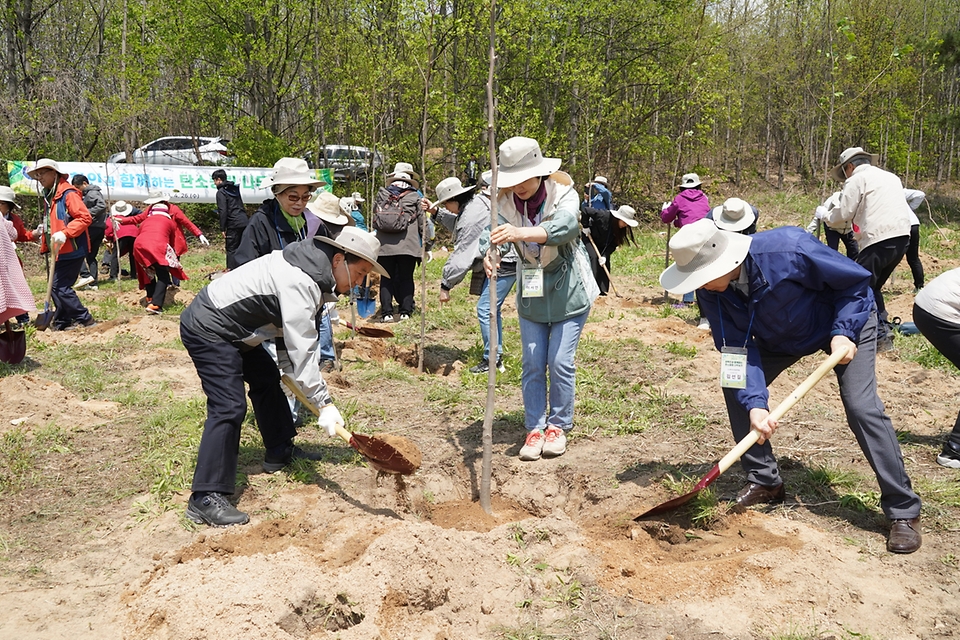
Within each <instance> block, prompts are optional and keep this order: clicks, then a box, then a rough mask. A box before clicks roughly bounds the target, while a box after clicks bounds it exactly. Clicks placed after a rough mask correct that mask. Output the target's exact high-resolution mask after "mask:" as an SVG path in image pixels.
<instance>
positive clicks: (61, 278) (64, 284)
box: [50, 256, 93, 330]
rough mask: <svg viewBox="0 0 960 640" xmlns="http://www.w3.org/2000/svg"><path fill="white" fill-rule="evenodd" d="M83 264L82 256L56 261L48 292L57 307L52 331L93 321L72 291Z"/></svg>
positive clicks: (75, 293)
mask: <svg viewBox="0 0 960 640" xmlns="http://www.w3.org/2000/svg"><path fill="white" fill-rule="evenodd" d="M83 264H84V257H83V256H80V257H79V258H70V259H68V260H57V264H56V266H55V267H54V269H53V289H51V290H50V293H51V297H52V298H53V301H54V303H55V304H56V305H57V311H56V313H54V314H53V328H54V329H57V330H61V329H66V328H67V327H69V326H70V325H72V324H74V323H77V322H89V321H90V320H92V319H93V318H92V317H91V316H90V312H89V311H87V308H86V307H85V306H83V303H82V302H80V298H79V297H78V296H77V292H76V291H74V290H73V285H74V283H75V282H76V281H77V276H79V275H80V267H81V265H83Z"/></svg>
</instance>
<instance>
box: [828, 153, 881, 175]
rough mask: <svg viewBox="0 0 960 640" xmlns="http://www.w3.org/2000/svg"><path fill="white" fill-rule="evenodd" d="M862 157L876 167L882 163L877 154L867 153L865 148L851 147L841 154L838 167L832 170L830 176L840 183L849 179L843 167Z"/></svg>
mask: <svg viewBox="0 0 960 640" xmlns="http://www.w3.org/2000/svg"><path fill="white" fill-rule="evenodd" d="M861 156H865V157H869V158H870V164H872V165H873V166H876V165H877V163H878V162H880V155H879V154H876V153H867V152H866V151H864V150H863V147H850V148H849V149H844V150H843V153H841V154H840V160H839V161H838V162H837V166H835V167H834V168H833V169H830V176H831V177H832V178H834V179H836V180H839V181H840V182H843V181H844V180H846V179H847V176H846V174H845V173H844V172H843V165H845V164H847V163H848V162H850V161H851V160H853V159H854V158H859V157H861Z"/></svg>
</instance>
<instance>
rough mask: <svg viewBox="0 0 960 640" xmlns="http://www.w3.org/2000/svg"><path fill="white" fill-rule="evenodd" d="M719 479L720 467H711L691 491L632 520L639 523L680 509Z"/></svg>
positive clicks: (717, 465)
mask: <svg viewBox="0 0 960 640" xmlns="http://www.w3.org/2000/svg"><path fill="white" fill-rule="evenodd" d="M719 477H720V465H719V464H716V465H714V466H713V469H710V473H708V474H707V475H705V476H703V478H702V479H701V480H700V482H698V483H697V485H696V486H695V487H694V488H693V489H692V490H691V491H689V492H687V493H685V494H683V495H682V496H679V497H676V498H674V499H672V500H667V501H666V502H664V503H661V504H658V505H657V506H655V507H653V508H652V509H647V510H646V511H644V512H643V513H641V514H640V515H638V516H637V517H636V518H634V519H633V520H634V522H639V521H640V520H642V519H643V518H646V517H648V516H656V515H660V514H661V513H666V512H667V511H673V510H674V509H676V508H677V507H682V506H683V505H685V504H687V503H688V502H690V501H691V500H693V498H694V496H696V495H697V494H698V493H700V492H701V491H703V490H704V489H706V488H707V487H708V486H710V485H711V484H713V481H714V480H716V479H717V478H719Z"/></svg>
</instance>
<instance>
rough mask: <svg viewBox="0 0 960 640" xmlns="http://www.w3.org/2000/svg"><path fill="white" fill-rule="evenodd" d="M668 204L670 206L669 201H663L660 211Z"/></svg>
mask: <svg viewBox="0 0 960 640" xmlns="http://www.w3.org/2000/svg"><path fill="white" fill-rule="evenodd" d="M669 206H670V203H669V202H664V203H663V205H661V206H660V211H663V210H665V209H666V208H667V207H669Z"/></svg>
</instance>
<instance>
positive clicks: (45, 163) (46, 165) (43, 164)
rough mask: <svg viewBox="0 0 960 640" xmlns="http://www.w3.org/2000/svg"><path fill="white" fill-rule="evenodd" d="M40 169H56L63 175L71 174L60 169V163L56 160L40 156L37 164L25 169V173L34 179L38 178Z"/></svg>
mask: <svg viewBox="0 0 960 640" xmlns="http://www.w3.org/2000/svg"><path fill="white" fill-rule="evenodd" d="M40 169H53V170H54V171H56V172H57V173H59V174H60V175H62V176H65V175H69V174H66V173H64V172H63V171H60V165H59V164H57V162H56V161H55V160H51V159H50V158H40V159H39V160H37V163H36V164H35V165H33V166H32V167H30V168H29V169H27V170H26V171H24V173H25V174H27V175H28V176H29V177H30V178H31V179H32V180H36V179H37V176H36V172H37V171H39V170H40Z"/></svg>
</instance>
